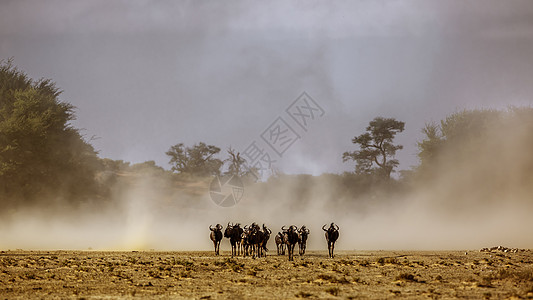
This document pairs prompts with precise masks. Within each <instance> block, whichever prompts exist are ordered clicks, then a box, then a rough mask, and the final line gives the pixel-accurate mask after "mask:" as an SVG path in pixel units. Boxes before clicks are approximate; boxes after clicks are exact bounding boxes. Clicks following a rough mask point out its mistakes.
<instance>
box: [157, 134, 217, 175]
mask: <svg viewBox="0 0 533 300" xmlns="http://www.w3.org/2000/svg"><path fill="white" fill-rule="evenodd" d="M219 152H220V148H218V147H216V146H213V145H206V144H205V143H202V142H200V143H198V144H195V145H194V146H192V147H185V145H184V144H183V143H180V144H176V145H174V146H172V147H170V149H169V150H168V151H167V152H166V154H167V155H168V156H170V164H171V165H172V171H175V172H178V173H187V174H191V175H196V176H208V175H219V174H220V168H221V167H222V164H223V162H222V161H221V160H220V159H218V158H214V157H213V156H214V155H216V154H217V153H219Z"/></svg>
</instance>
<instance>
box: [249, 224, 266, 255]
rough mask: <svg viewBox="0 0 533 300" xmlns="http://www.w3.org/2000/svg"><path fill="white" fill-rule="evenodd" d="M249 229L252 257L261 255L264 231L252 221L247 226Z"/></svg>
mask: <svg viewBox="0 0 533 300" xmlns="http://www.w3.org/2000/svg"><path fill="white" fill-rule="evenodd" d="M249 229H250V235H249V241H250V246H252V258H255V257H256V256H257V257H261V256H262V252H263V244H262V243H263V240H264V232H262V231H261V228H259V225H257V224H256V223H253V224H252V225H250V227H249Z"/></svg>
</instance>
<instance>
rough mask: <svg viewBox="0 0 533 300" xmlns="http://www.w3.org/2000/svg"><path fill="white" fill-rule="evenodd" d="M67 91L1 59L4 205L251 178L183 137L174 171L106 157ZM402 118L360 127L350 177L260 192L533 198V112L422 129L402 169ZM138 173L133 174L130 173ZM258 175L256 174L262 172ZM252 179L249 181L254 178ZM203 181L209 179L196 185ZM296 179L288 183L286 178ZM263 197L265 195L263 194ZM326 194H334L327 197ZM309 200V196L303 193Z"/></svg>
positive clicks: (236, 158)
mask: <svg viewBox="0 0 533 300" xmlns="http://www.w3.org/2000/svg"><path fill="white" fill-rule="evenodd" d="M60 93H61V91H60V90H59V89H58V88H57V87H56V86H55V84H54V83H53V82H52V81H51V80H37V81H35V80H32V79H31V78H29V77H28V76H27V75H26V74H25V73H24V72H22V71H20V70H18V69H17V68H16V67H15V66H13V64H12V62H11V61H7V62H2V63H1V64H0V205H1V207H2V208H8V207H16V206H17V205H28V204H38V203H44V204H48V203H70V204H71V205H78V204H80V203H87V202H92V203H107V202H110V201H112V199H113V196H114V193H115V192H116V191H114V189H115V187H116V186H117V185H122V186H127V185H128V184H135V181H134V180H133V179H134V178H138V177H150V178H152V180H153V179H154V178H155V182H156V183H157V184H159V188H160V189H162V190H165V189H166V190H168V194H169V195H171V194H174V191H173V190H176V189H178V190H179V189H186V188H189V187H191V186H192V187H194V188H196V190H194V188H191V189H192V192H191V195H194V194H195V193H196V194H198V193H199V192H198V189H200V190H201V187H202V186H207V184H208V182H209V178H212V176H215V175H225V174H226V175H238V176H241V177H243V178H249V179H250V178H254V177H253V176H250V175H253V174H254V173H255V172H257V171H258V170H256V169H253V168H249V167H248V166H247V162H246V160H245V159H244V158H243V157H242V155H241V153H239V152H237V151H236V150H234V149H232V148H230V149H227V150H226V151H221V149H220V148H219V147H216V146H214V145H207V144H205V143H198V144H195V145H191V146H186V145H184V144H182V143H178V144H176V145H174V146H171V147H170V149H169V150H168V151H167V152H166V154H167V155H168V157H169V163H170V164H171V166H172V168H171V170H165V169H163V168H162V167H160V166H157V165H156V164H155V163H154V162H153V161H148V162H145V163H141V164H134V165H131V164H130V163H128V162H124V161H120V160H111V159H102V158H99V157H98V153H97V152H96V151H95V150H94V148H93V147H92V145H91V144H90V143H89V142H88V141H87V140H86V139H85V138H84V137H83V136H82V135H81V134H80V131H79V129H77V128H74V127H73V126H72V124H71V121H72V120H74V119H75V114H74V107H73V106H72V105H71V104H69V103H66V102H61V101H60V100H59V98H58V97H59V95H60ZM404 126H405V124H404V123H403V122H401V121H398V120H395V119H391V118H382V117H376V118H374V119H373V120H371V121H370V122H369V125H368V127H367V128H366V132H363V133H355V134H359V135H356V136H355V137H354V138H353V139H352V142H353V143H354V148H353V149H351V151H347V152H345V153H344V154H343V155H342V158H343V159H344V161H345V162H346V163H348V164H353V167H354V169H353V172H347V173H344V174H323V175H321V176H310V175H291V176H289V175H283V174H279V173H277V174H275V175H274V176H271V177H270V178H269V179H268V180H267V181H266V182H261V183H259V184H258V185H256V187H255V190H256V191H262V190H263V191H265V193H266V191H271V190H273V189H275V187H280V186H285V187H287V188H290V189H291V191H292V192H291V195H296V196H295V197H293V198H291V199H293V200H291V201H293V203H291V204H289V205H294V206H297V205H298V204H299V203H301V202H305V201H306V200H305V199H306V196H308V194H309V193H310V192H309V191H311V190H312V188H311V187H317V186H323V187H324V190H326V187H329V189H327V193H325V194H324V195H326V197H324V201H328V202H330V203H341V202H346V201H357V200H358V199H367V200H368V199H371V201H378V200H383V199H388V198H391V197H390V196H391V195H397V194H401V193H408V192H412V191H413V190H420V189H426V190H428V191H434V192H435V194H438V195H440V196H441V197H448V198H450V199H456V200H457V201H462V199H465V198H469V199H476V200H480V201H489V200H487V199H496V198H497V197H500V198H501V199H503V198H505V199H507V198H509V197H510V195H514V196H517V197H518V198H527V197H529V196H530V195H531V194H532V192H533V190H532V186H533V184H531V183H533V155H532V154H531V149H532V148H533V147H532V146H533V109H532V108H531V107H520V108H509V109H506V110H486V109H483V110H465V111H460V112H456V113H454V114H451V115H450V116H448V117H446V118H445V119H444V120H442V121H440V122H439V123H430V124H427V125H426V126H425V127H424V128H422V133H423V138H422V139H421V141H420V142H419V143H418V149H419V151H418V157H419V159H420V163H419V165H418V166H416V167H415V168H413V169H411V170H403V171H399V173H400V174H401V176H392V174H393V173H395V172H398V170H397V167H398V165H399V162H398V161H397V160H396V159H395V154H396V152H397V151H398V150H400V149H402V145H396V144H395V143H394V138H395V136H396V135H397V134H399V133H401V132H403V130H404ZM132 178H133V179H132ZM256 179H257V177H256ZM252 181H255V180H249V181H248V183H250V182H252ZM195 182H202V184H204V185H200V187H199V186H198V185H195V184H194V183H195ZM288 183H290V185H288ZM257 194H258V195H261V193H260V192H258V193H257ZM328 195H329V196H328ZM307 198H309V197H307ZM450 201H452V200H450Z"/></svg>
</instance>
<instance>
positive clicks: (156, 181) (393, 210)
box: [0, 109, 533, 254]
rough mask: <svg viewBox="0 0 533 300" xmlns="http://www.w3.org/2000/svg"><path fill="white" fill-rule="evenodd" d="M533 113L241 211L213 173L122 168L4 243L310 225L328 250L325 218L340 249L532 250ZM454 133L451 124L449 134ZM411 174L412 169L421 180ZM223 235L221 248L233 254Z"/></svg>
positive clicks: (8, 227)
mask: <svg viewBox="0 0 533 300" xmlns="http://www.w3.org/2000/svg"><path fill="white" fill-rule="evenodd" d="M527 113H531V109H529V110H528V109H523V110H509V111H506V112H500V113H498V114H496V115H495V116H494V119H493V120H491V121H490V122H488V123H487V124H482V125H483V126H478V128H474V129H469V130H470V132H469V134H465V135H462V136H454V135H452V134H451V133H450V132H448V136H447V138H446V141H445V143H444V144H443V145H444V146H442V147H441V148H440V149H441V150H440V152H439V153H438V155H437V156H435V158H434V159H433V160H432V163H431V164H430V165H429V167H427V166H426V167H425V169H424V168H422V167H418V168H417V169H415V170H413V171H412V172H411V173H412V174H411V175H410V176H408V177H407V178H402V179H399V180H394V182H392V183H391V182H389V183H387V184H376V183H373V182H366V181H364V180H362V179H361V178H358V177H357V176H355V175H349V174H322V175H320V176H311V175H283V174H281V175H277V176H273V177H271V178H269V179H268V180H267V181H266V182H258V183H255V184H250V185H247V186H245V190H244V196H243V198H242V200H241V201H240V202H239V203H238V204H237V205H236V206H233V207H228V208H224V207H220V206H217V205H216V204H215V203H214V202H212V201H211V199H210V197H209V193H208V187H209V179H203V180H199V181H198V182H194V181H189V182H187V183H185V184H183V185H182V186H179V187H178V186H176V182H175V180H174V179H173V177H164V176H160V175H157V174H155V173H139V174H135V176H133V175H131V174H130V175H128V176H129V177H128V176H125V175H121V176H122V177H123V179H122V180H121V181H120V180H119V181H118V183H116V184H115V186H114V187H113V188H112V201H110V203H111V204H108V205H93V204H90V203H89V204H87V205H79V206H77V207H70V206H65V207H61V206H58V205H55V206H50V207H27V208H17V209H13V210H11V211H9V212H4V214H3V217H2V221H0V248H1V249H3V250H7V249H18V248H20V249H28V250H32V249H49V250H52V249H65V250H68V249H80V250H87V249H92V250H150V249H154V250H210V249H211V248H212V244H211V241H210V240H209V229H208V227H209V225H211V224H212V225H215V224H217V223H220V224H222V225H224V227H225V226H226V225H227V224H228V222H231V223H241V224H242V225H245V224H251V223H252V222H256V223H258V224H260V225H262V224H265V225H267V226H268V227H269V228H271V230H272V237H271V239H270V241H269V244H268V248H269V249H270V253H271V254H272V253H275V249H276V246H275V243H274V236H275V234H276V233H277V232H278V231H280V227H281V226H283V225H292V224H294V225H297V226H298V227H300V226H301V225H303V224H305V225H306V226H307V227H308V228H309V229H310V230H311V235H310V238H309V246H308V249H311V250H315V249H316V250H320V249H322V250H324V249H326V243H325V240H324V235H323V231H322V229H321V227H322V225H324V224H329V223H331V222H335V223H336V224H338V225H339V226H340V238H339V241H338V244H337V249H345V250H379V249H382V250H437V249H440V250H443V249H444V250H459V249H465V250H466V249H479V248H481V247H487V246H494V245H505V246H509V247H520V248H531V247H533V236H532V235H531V231H530V228H533V218H531V213H532V211H533V201H532V196H533V190H532V183H533V158H532V157H531V149H532V148H533V147H532V146H533V139H532V138H531V132H532V131H531V130H532V128H533V122H531V121H530V120H532V118H530V117H527V116H526V117H524V115H525V114H527ZM445 130H450V129H449V128H443V131H445ZM413 174H414V175H413ZM229 249H230V247H229V242H228V240H227V239H224V240H223V242H222V250H229Z"/></svg>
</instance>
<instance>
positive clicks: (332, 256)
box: [331, 243, 335, 258]
mask: <svg viewBox="0 0 533 300" xmlns="http://www.w3.org/2000/svg"><path fill="white" fill-rule="evenodd" d="M333 251H335V243H333V244H331V258H334V257H335V255H334V254H333Z"/></svg>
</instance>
